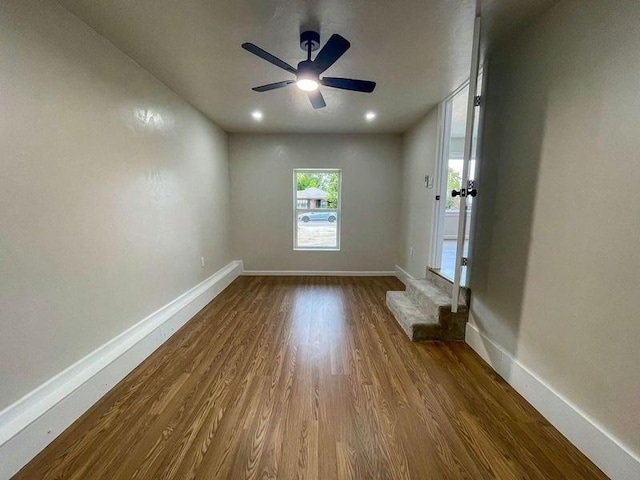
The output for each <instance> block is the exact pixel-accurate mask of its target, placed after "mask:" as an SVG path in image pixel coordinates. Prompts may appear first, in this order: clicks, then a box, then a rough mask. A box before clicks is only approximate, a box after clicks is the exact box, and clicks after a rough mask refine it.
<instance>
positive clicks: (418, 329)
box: [387, 292, 442, 341]
mask: <svg viewBox="0 0 640 480" xmlns="http://www.w3.org/2000/svg"><path fill="white" fill-rule="evenodd" d="M387 307H388V308H389V310H391V312H392V313H393V315H394V317H395V318H396V320H397V321H398V324H399V325H400V327H402V329H403V330H404V332H405V333H406V334H407V336H408V337H409V338H410V339H411V340H414V341H416V340H439V339H441V338H442V327H441V325H440V323H439V322H438V321H437V320H436V319H435V318H433V317H426V316H425V315H424V314H423V313H422V312H421V311H420V310H419V309H418V307H416V305H415V304H414V303H413V301H412V300H411V299H410V298H409V296H408V295H406V294H405V292H387Z"/></svg>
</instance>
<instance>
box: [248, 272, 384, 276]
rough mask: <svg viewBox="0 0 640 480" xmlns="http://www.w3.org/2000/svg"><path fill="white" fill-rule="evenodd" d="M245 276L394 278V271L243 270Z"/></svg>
mask: <svg viewBox="0 0 640 480" xmlns="http://www.w3.org/2000/svg"><path fill="white" fill-rule="evenodd" d="M242 275H246V276H268V277H288V276H293V277H318V276H321V277H395V276H396V272H395V271H379V272H369V271H360V270H354V271H349V270H327V271H322V270H244V271H243V272H242Z"/></svg>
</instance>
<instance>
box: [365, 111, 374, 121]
mask: <svg viewBox="0 0 640 480" xmlns="http://www.w3.org/2000/svg"><path fill="white" fill-rule="evenodd" d="M364 118H366V119H367V122H372V121H374V120H375V119H376V114H375V112H367V113H366V115H365V116H364Z"/></svg>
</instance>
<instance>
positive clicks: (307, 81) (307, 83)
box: [296, 78, 318, 92]
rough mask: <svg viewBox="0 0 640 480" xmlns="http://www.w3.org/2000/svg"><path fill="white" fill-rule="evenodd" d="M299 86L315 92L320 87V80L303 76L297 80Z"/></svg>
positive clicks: (306, 90) (304, 89) (301, 88)
mask: <svg viewBox="0 0 640 480" xmlns="http://www.w3.org/2000/svg"><path fill="white" fill-rule="evenodd" d="M296 85H297V86H298V88H299V89H300V90H302V91H305V92H313V91H314V90H317V89H318V82H316V81H315V80H312V79H311V78H301V79H299V80H298V81H297V82H296Z"/></svg>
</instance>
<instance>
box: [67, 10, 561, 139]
mask: <svg viewBox="0 0 640 480" xmlns="http://www.w3.org/2000/svg"><path fill="white" fill-rule="evenodd" d="M58 1H59V3H61V4H62V5H63V6H65V7H66V8H67V9H69V10H70V11H71V12H73V13H74V14H76V15H77V16H78V17H80V18H81V19H82V20H83V21H85V22H86V23H87V24H89V25H90V26H91V27H92V28H94V29H95V30H96V31H97V32H98V33H100V34H102V35H103V36H104V37H106V38H107V39H109V40H110V41H111V42H112V43H113V44H114V45H116V46H117V47H118V48H119V49H121V50H122V51H123V52H125V53H126V54H128V55H129V56H130V57H131V58H133V59H134V60H135V61H136V62H138V63H139V64H140V65H141V66H142V67H144V68H145V69H147V70H148V71H149V72H151V73H152V74H153V75H154V76H156V77H157V78H158V79H159V80H161V81H162V82H163V83H164V84H166V85H167V86H168V87H170V88H171V89H172V90H174V91H175V92H176V93H178V94H179V95H180V96H182V97H183V98H184V99H185V100H187V101H188V102H190V103H191V104H192V105H194V106H195V107H196V108H198V109H199V110H200V111H201V112H203V113H204V114H205V115H207V116H208V117H209V118H211V119H212V120H213V121H214V122H216V123H217V124H218V125H219V126H221V127H222V128H223V129H225V130H227V131H231V132H241V131H242V132H256V131H264V132H343V133H351V132H372V133H374V132H375V133H379V132H402V131H405V130H406V129H407V128H409V127H410V126H411V125H412V124H413V123H414V122H415V121H416V120H417V119H419V118H420V117H421V116H422V115H424V114H425V113H426V112H427V111H428V110H429V109H430V108H432V107H433V106H434V105H435V104H437V103H438V102H439V101H440V100H442V99H443V98H444V97H445V96H447V95H448V94H449V93H450V92H451V91H453V90H454V89H455V88H456V87H457V86H459V85H460V84H461V83H462V82H463V81H464V80H465V78H466V77H468V75H469V59H470V55H471V38H472V29H473V17H474V11H475V2H474V0H225V1H222V0H136V1H132V0H101V1H92V0H58ZM554 2H555V0H483V3H482V12H483V46H484V48H485V49H486V48H487V46H488V45H491V43H492V42H494V41H495V40H496V39H498V38H501V37H503V36H505V35H509V34H510V33H512V32H513V31H514V29H516V28H519V27H521V26H523V25H524V24H525V23H527V22H528V21H529V20H530V19H531V18H532V17H533V16H535V15H537V14H539V13H540V12H541V11H543V10H544V9H545V8H547V7H549V6H550V5H551V4H552V3H554ZM307 27H319V31H320V36H321V38H320V41H321V44H324V42H326V40H327V39H328V38H329V36H331V34H333V33H338V34H340V35H342V36H343V37H345V38H347V39H348V40H349V41H350V42H351V48H350V49H349V50H348V51H347V52H346V53H345V55H344V56H343V57H342V58H340V59H339V60H338V61H337V62H336V64H334V66H332V67H331V68H330V69H329V70H327V71H326V72H325V75H327V76H335V77H350V78H361V79H364V80H374V81H376V82H377V84H378V85H377V87H376V90H375V92H374V93H372V94H363V93H356V92H347V91H342V90H335V89H332V88H327V87H322V88H321V90H322V93H323V95H324V97H325V100H326V103H327V107H325V108H323V109H320V110H313V108H312V107H311V105H310V104H309V100H308V99H307V97H306V94H304V92H301V91H300V90H298V89H297V88H296V87H295V86H290V87H287V88H284V89H281V90H275V91H271V92H266V93H257V92H253V91H252V90H251V87H254V86H257V85H262V84H266V83H271V82H276V81H280V80H286V79H290V78H292V77H293V76H292V75H291V74H289V73H287V72H285V71H284V70H281V69H279V68H277V67H275V66H273V65H271V64H269V63H267V62H265V61H263V60H261V59H260V58H258V57H256V56H254V55H252V54H250V53H249V52H246V51H245V50H243V49H242V48H241V47H240V45H241V44H242V43H243V42H252V43H255V44H256V45H258V46H260V47H261V48H263V49H265V50H267V51H268V52H270V53H272V54H274V55H275V56H277V57H279V58H282V59H283V60H285V61H286V62H288V63H290V64H291V65H293V66H294V67H295V66H296V65H297V63H298V62H299V61H300V60H303V59H304V55H305V54H304V52H303V51H302V50H301V49H300V47H299V34H300V30H301V29H306V28H307ZM253 110H261V111H262V112H263V113H264V118H263V120H262V122H259V123H258V122H256V121H254V120H253V118H252V117H251V112H252V111H253ZM367 111H375V112H376V113H377V118H376V120H375V121H374V122H371V123H367V122H365V121H364V118H363V117H364V114H365V112H367Z"/></svg>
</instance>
